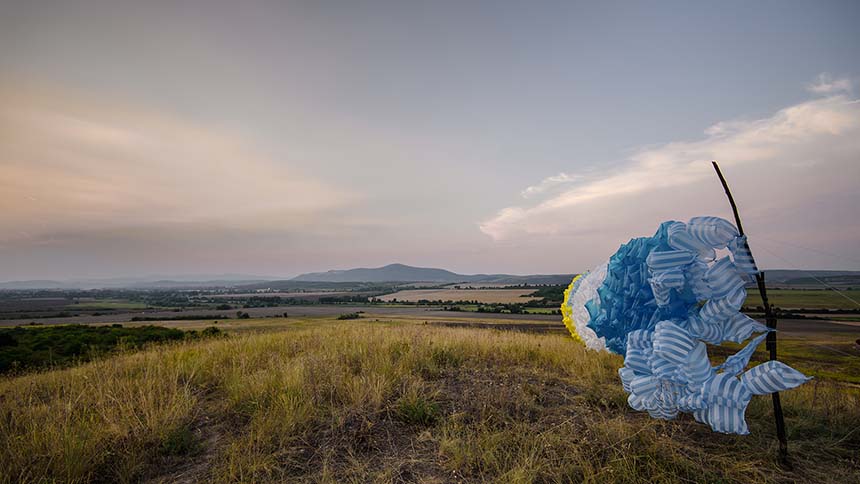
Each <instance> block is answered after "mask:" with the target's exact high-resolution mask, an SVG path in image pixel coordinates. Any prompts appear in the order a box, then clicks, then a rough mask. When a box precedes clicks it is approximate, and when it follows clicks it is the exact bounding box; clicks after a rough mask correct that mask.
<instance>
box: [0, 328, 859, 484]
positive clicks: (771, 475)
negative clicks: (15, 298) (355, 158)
mask: <svg viewBox="0 0 860 484" xmlns="http://www.w3.org/2000/svg"><path fill="white" fill-rule="evenodd" d="M308 324H309V326H305V327H307V328H308V329H301V330H298V331H285V332H279V333H268V334H257V335H250V336H232V337H230V338H227V339H224V340H216V341H207V342H196V343H182V344H178V345H166V346H159V347H155V348H152V349H150V350H148V351H145V352H142V353H136V354H130V355H126V356H119V357H114V358H107V359H103V360H100V361H96V362H93V363H89V364H85V365H82V366H79V367H75V368H71V369H67V370H62V371H50V372H44V373H37V374H31V375H26V376H21V377H17V378H10V379H7V380H3V381H0V415H4V416H5V417H4V418H2V419H0V462H2V463H3V465H2V466H0V482H45V481H63V482H84V481H97V482H138V481H149V482H284V481H288V482H309V483H310V482H331V483H334V482H427V483H432V482H436V483H443V482H475V483H478V482H500V483H501V482H505V483H507V482H523V483H528V482H609V481H611V482H656V481H659V482H774V481H776V482H858V481H860V463H858V461H857V458H856V456H857V454H856V451H857V449H858V448H860V435H858V434H857V432H856V429H857V428H858V427H860V411H858V407H857V398H858V395H857V392H856V390H852V389H846V388H844V387H838V386H834V385H828V384H826V382H822V383H821V384H820V385H816V386H812V385H807V386H804V387H801V388H799V389H796V390H793V391H790V392H786V393H784V399H783V405H784V407H785V413H786V419H787V424H788V429H789V432H790V434H789V441H790V449H791V453H792V457H793V459H794V463H795V467H794V469H795V470H794V471H789V470H785V469H780V468H779V467H778V466H777V465H776V463H775V462H774V456H775V453H776V450H775V449H776V446H775V440H774V438H773V428H772V427H773V423H772V417H771V415H770V410H769V408H770V400H769V399H768V398H765V397H760V398H759V397H757V398H755V399H754V401H753V402H752V405H751V407H750V409H749V412H748V420H749V422H750V427H751V431H752V434H751V435H750V436H746V437H738V436H729V435H721V434H714V433H712V432H711V431H710V430H709V429H707V428H706V427H704V426H702V425H700V424H698V423H695V422H694V421H692V420H691V419H690V418H687V417H684V418H681V419H679V420H678V421H675V422H663V421H656V420H652V419H650V418H648V417H647V416H646V415H643V414H641V413H636V412H633V411H631V410H630V409H629V408H628V406H627V404H626V398H625V395H624V393H623V392H622V390H621V389H620V385H619V383H618V379H617V374H616V371H617V368H618V367H619V365H620V364H621V360H620V358H619V357H617V356H613V355H609V354H605V353H594V352H590V351H587V350H585V349H584V347H582V346H580V345H577V344H575V343H574V342H572V341H571V340H570V338H568V337H563V336H551V335H527V334H521V333H512V332H500V331H487V330H474V329H453V328H438V327H429V326H425V325H394V324H384V323H375V324H373V323H370V324H368V323H364V324H362V323H360V322H350V323H343V324H335V323H332V322H331V321H329V322H325V321H317V322H313V323H310V322H309V323H308ZM299 326H303V325H299Z"/></svg>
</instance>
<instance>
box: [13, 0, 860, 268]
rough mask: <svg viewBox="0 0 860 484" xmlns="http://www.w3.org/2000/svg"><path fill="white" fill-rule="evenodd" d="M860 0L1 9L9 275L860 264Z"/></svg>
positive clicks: (43, 4) (43, 5)
mask: <svg viewBox="0 0 860 484" xmlns="http://www.w3.org/2000/svg"><path fill="white" fill-rule="evenodd" d="M857 25H860V3H858V2H856V1H850V0H849V1H817V2H792V1H758V2H746V1H727V2H707V3H706V2H689V1H678V2H670V1H665V2H611V1H607V2H575V1H536V2H508V1H498V0H497V1H469V2H462V1H434V2H403V1H362V0H356V1H352V0H351V1H342V2H333V1H308V2H291V1H271V2H261V1H247V2H234V1H217V0H216V1H212V0H209V1H180V2H175V1H147V2H139V1H136V2H124V1H118V0H105V1H80V0H63V1H39V0H34V1H23V0H22V1H10V0H0V280H20V279H41V278H53V279H68V278H79V277H118V276H141V275H147V274H160V275H171V274H175V275H179V274H224V273H243V274H255V275H266V276H277V277H287V276H292V275H296V274H299V273H302V272H309V271H320V270H328V269H338V268H339V269H344V268H351V267H376V266H381V265H385V264H388V263H393V262H400V263H405V264H411V265H418V266H425V267H443V268H446V269H450V270H453V271H456V272H460V273H516V274H531V273H573V272H579V271H584V270H587V269H589V268H591V267H594V266H596V265H597V264H599V263H600V262H602V261H604V260H606V259H607V258H608V257H609V256H610V255H611V254H612V253H613V252H615V250H617V248H618V246H619V245H620V244H622V243H624V242H626V241H627V240H629V239H630V238H632V237H636V236H645V235H651V234H653V232H654V231H655V230H656V228H657V226H658V225H659V224H660V222H662V221H664V220H682V221H683V220H687V219H689V218H690V217H693V216H697V215H717V216H722V217H726V218H730V217H731V211H730V208H729V206H728V204H727V202H726V199H725V196H724V194H723V192H722V188H721V186H720V185H719V182H718V180H717V178H716V177H715V176H714V174H713V171H712V168H711V166H710V160H714V159H715V160H718V161H719V162H720V165H721V167H722V169H723V171H724V173H725V175H726V177H727V179H728V181H729V183H730V185H731V187H732V190H733V192H734V195H735V198H736V199H737V201H738V203H739V205H740V209H741V216H742V219H743V224H744V228H745V229H746V231H747V233H748V234H749V236H750V244H751V247H752V250H753V253H754V254H755V256H756V258H757V260H758V262H759V266H761V267H764V268H800V269H846V270H847V269H850V270H860V223H858V222H857V217H858V209H860V97H858V96H860V55H858V51H860V29H858V28H857Z"/></svg>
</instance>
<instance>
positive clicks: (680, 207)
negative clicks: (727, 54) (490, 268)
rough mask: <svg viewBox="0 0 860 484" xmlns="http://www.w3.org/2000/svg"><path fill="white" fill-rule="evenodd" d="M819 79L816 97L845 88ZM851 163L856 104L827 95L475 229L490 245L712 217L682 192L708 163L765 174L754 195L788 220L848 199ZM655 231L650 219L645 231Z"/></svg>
mask: <svg viewBox="0 0 860 484" xmlns="http://www.w3.org/2000/svg"><path fill="white" fill-rule="evenodd" d="M822 79H824V80H825V81H827V82H829V85H830V86H831V87H828V88H827V89H830V91H827V90H826V89H825V88H824V87H821V88H820V90H819V91H818V92H821V93H823V92H833V91H834V90H836V89H837V87H833V86H841V87H839V89H843V88H844V87H845V86H846V84H845V83H844V82H842V81H839V80H833V79H830V78H819V81H821V80H822ZM843 90H844V89H843ZM858 157H860V102H858V100H856V99H853V98H851V97H849V96H847V95H845V94H837V95H831V96H827V97H823V98H817V99H813V100H809V101H806V102H803V103H800V104H797V105H794V106H790V107H787V108H785V109H782V110H780V111H778V112H777V113H775V114H774V115H773V116H770V117H767V118H764V119H758V120H753V121H728V122H723V123H718V124H716V125H714V126H712V127H710V128H708V129H707V130H705V136H704V138H703V139H701V140H698V141H679V142H673V143H668V144H664V145H661V146H658V147H652V148H648V149H642V150H639V151H637V152H635V153H634V154H633V155H632V156H630V157H629V159H628V160H627V162H626V164H624V165H623V167H622V168H620V169H613V170H612V171H611V172H606V173H604V175H603V176H602V177H596V178H592V177H589V181H587V182H584V183H580V184H577V185H576V186H574V187H571V188H569V189H568V190H565V191H563V192H561V193H556V194H553V195H551V196H548V197H545V198H544V199H543V200H542V201H540V202H539V203H536V204H533V205H517V206H510V207H506V208H503V209H501V210H500V211H499V212H498V213H497V214H496V215H495V216H493V217H491V218H489V219H487V220H485V221H483V222H481V223H480V224H479V227H480V230H481V231H482V232H484V233H485V234H487V235H489V236H490V237H492V238H493V239H495V240H506V239H515V238H517V237H520V236H529V235H546V234H562V233H563V234H569V235H575V234H577V233H580V232H582V231H583V230H584V229H585V227H587V226H591V227H592V228H593V227H596V226H604V227H606V226H607V224H611V223H613V222H617V223H623V222H624V221H631V220H633V219H634V218H636V217H637V216H638V217H642V216H643V215H646V214H647V216H645V217H642V218H648V216H651V215H654V216H655V217H656V216H667V215H668V216H669V217H681V216H682V215H684V214H687V213H689V214H690V215H695V214H696V211H697V210H707V209H709V208H711V207H713V204H712V203H711V202H704V201H703V197H702V195H701V192H700V193H696V192H695V191H690V189H689V188H690V187H693V186H698V185H697V184H700V183H701V182H702V181H703V180H706V179H710V177H713V171H712V168H711V166H710V161H711V160H719V161H720V163H721V165H722V166H723V167H724V168H729V169H731V168H732V167H734V166H737V167H741V166H745V167H747V168H750V169H749V170H747V172H748V173H756V174H761V173H762V172H764V173H765V174H766V176H768V177H769V179H762V180H759V181H760V183H761V186H762V188H761V189H760V190H759V191H760V192H762V193H766V194H767V196H769V197H770V198H772V199H773V200H778V201H779V202H780V204H782V206H783V207H785V208H786V210H791V208H790V207H792V206H793V204H796V203H800V202H799V200H808V199H809V197H810V196H811V197H815V196H820V197H824V196H825V195H827V194H828V192H829V191H830V190H836V189H837V188H836V187H837V186H843V185H845V187H846V189H848V190H852V189H851V188H849V187H850V186H851V185H850V184H846V181H845V180H846V179H849V180H855V181H856V180H857V179H860V178H858V175H860V167H858V164H857V162H856V160H857V158H858ZM753 168H754V169H753ZM789 175H790V176H793V177H800V178H799V179H800V180H807V181H809V184H808V185H805V186H804V190H805V191H804V192H803V193H791V192H785V191H784V189H785V187H786V186H788V185H783V186H782V187H781V186H779V183H789V182H791V183H792V184H794V182H793V181H790V180H787V178H786V177H787V176H789ZM574 176H576V175H575V174H573V175H570V176H567V175H566V176H565V178H570V177H574ZM553 178H554V177H553ZM825 178H826V180H825ZM547 180H550V179H547ZM547 183H552V182H547ZM742 183H745V182H742ZM540 186H541V185H538V187H540ZM745 186H746V185H745ZM530 188H531V187H530ZM526 191H529V189H526ZM541 191H542V190H539V189H538V190H532V192H534V193H540V192H541ZM681 193H684V195H681ZM682 202H683V203H682ZM841 203H845V201H844V200H842V202H841ZM659 207H664V208H659ZM819 208H820V207H819ZM804 213H806V212H804ZM657 221H659V220H653V219H649V220H648V224H653V223H655V222H657Z"/></svg>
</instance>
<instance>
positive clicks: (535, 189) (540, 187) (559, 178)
mask: <svg viewBox="0 0 860 484" xmlns="http://www.w3.org/2000/svg"><path fill="white" fill-rule="evenodd" d="M581 179H582V176H575V175H568V174H567V173H559V174H558V175H553V176H550V177H547V178H544V179H543V180H541V182H540V183H538V184H537V185H532V186H530V187H526V189H525V190H523V191H522V192H521V193H520V195H522V197H523V198H530V197H533V196H535V195H540V194H542V193H544V192H546V191H548V190H552V189H555V188H557V187H559V186H560V185H568V184H571V183H575V182H577V181H579V180H581Z"/></svg>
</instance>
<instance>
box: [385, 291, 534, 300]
mask: <svg viewBox="0 0 860 484" xmlns="http://www.w3.org/2000/svg"><path fill="white" fill-rule="evenodd" d="M533 292H535V290H534V289H408V290H405V291H397V292H395V293H393V294H386V295H384V296H378V297H377V299H379V300H381V301H385V302H390V301H394V300H395V299H396V300H397V301H407V302H417V301H420V300H427V301H478V302H479V303H484V304H492V303H499V304H511V303H525V302H528V301H531V300H533V299H537V298H531V297H522V296H528V295H529V294H531V293H533Z"/></svg>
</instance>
